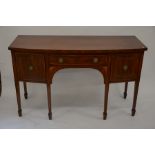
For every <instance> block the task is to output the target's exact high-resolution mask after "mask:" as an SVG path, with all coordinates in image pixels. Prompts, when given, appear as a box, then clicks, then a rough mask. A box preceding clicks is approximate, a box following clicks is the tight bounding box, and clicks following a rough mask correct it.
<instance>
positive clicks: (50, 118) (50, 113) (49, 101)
mask: <svg viewBox="0 0 155 155" xmlns="http://www.w3.org/2000/svg"><path fill="white" fill-rule="evenodd" d="M47 98H48V111H49V112H48V117H49V120H52V106H51V85H50V83H48V84H47Z"/></svg>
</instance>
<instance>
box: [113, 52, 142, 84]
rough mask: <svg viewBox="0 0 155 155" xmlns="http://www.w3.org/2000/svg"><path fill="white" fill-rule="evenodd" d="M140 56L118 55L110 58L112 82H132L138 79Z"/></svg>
mask: <svg viewBox="0 0 155 155" xmlns="http://www.w3.org/2000/svg"><path fill="white" fill-rule="evenodd" d="M140 58H141V54H119V55H115V56H112V60H111V76H110V79H111V81H112V82H123V81H132V80H136V79H137V78H138V74H139V63H140Z"/></svg>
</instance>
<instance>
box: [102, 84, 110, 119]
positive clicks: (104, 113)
mask: <svg viewBox="0 0 155 155" xmlns="http://www.w3.org/2000/svg"><path fill="white" fill-rule="evenodd" d="M108 94H109V82H107V83H105V95H104V112H103V120H106V119H107V107H108Z"/></svg>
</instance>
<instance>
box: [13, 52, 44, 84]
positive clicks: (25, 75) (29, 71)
mask: <svg viewBox="0 0 155 155" xmlns="http://www.w3.org/2000/svg"><path fill="white" fill-rule="evenodd" d="M15 59H16V68H17V74H18V78H19V80H25V81H32V82H44V81H45V59H44V55H42V54H15Z"/></svg>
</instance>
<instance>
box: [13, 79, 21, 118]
mask: <svg viewBox="0 0 155 155" xmlns="http://www.w3.org/2000/svg"><path fill="white" fill-rule="evenodd" d="M15 87H16V96H17V104H18V115H19V117H21V116H22V108H21V98H20V86H19V81H15Z"/></svg>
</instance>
